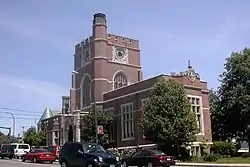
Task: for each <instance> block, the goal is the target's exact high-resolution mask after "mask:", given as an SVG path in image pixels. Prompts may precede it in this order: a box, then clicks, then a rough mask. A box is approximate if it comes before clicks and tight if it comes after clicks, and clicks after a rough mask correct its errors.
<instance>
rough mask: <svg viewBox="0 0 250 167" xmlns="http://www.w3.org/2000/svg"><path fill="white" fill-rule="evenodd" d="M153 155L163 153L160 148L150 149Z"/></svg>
mask: <svg viewBox="0 0 250 167" xmlns="http://www.w3.org/2000/svg"><path fill="white" fill-rule="evenodd" d="M150 151H151V152H152V153H153V154H154V155H165V153H164V152H162V151H161V150H150Z"/></svg>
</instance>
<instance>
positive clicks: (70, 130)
mask: <svg viewBox="0 0 250 167" xmlns="http://www.w3.org/2000/svg"><path fill="white" fill-rule="evenodd" d="M73 137H74V136H73V127H72V125H70V126H69V131H68V141H73Z"/></svg>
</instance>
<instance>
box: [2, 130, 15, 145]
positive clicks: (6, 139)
mask: <svg viewBox="0 0 250 167" xmlns="http://www.w3.org/2000/svg"><path fill="white" fill-rule="evenodd" d="M16 142H18V140H17V138H16V137H13V136H9V137H8V135H5V134H4V133H2V132H0V144H1V143H16Z"/></svg>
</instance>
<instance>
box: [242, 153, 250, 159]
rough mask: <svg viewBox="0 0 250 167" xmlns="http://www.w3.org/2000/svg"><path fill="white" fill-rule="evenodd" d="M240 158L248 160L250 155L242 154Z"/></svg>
mask: <svg viewBox="0 0 250 167" xmlns="http://www.w3.org/2000/svg"><path fill="white" fill-rule="evenodd" d="M241 157H242V158H249V157H250V153H249V152H246V153H243V154H242V155H241Z"/></svg>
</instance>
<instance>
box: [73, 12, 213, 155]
mask: <svg viewBox="0 0 250 167" xmlns="http://www.w3.org/2000/svg"><path fill="white" fill-rule="evenodd" d="M107 27H108V25H107V18H106V15H105V14H103V13H97V14H95V15H94V17H93V25H92V28H93V29H92V35H91V36H90V37H88V38H87V39H85V40H84V41H82V42H80V43H79V44H77V45H76V46H75V53H74V71H75V73H74V74H72V89H71V91H70V111H71V112H72V113H74V112H75V111H77V110H79V109H80V110H81V111H84V112H86V111H91V110H90V109H91V107H92V105H91V104H93V102H95V104H96V105H95V107H96V109H97V110H102V111H104V112H107V113H110V114H112V115H113V116H114V126H113V130H112V133H111V134H110V139H111V141H112V144H113V146H115V147H117V148H120V149H122V148H124V147H130V148H137V147H149V146H150V147H154V146H155V144H154V143H152V142H150V141H147V140H145V138H144V137H143V134H142V132H141V129H140V127H139V126H138V118H139V116H140V111H141V105H142V104H143V103H144V102H145V101H146V100H147V98H148V92H149V90H150V89H152V86H153V84H154V83H155V82H156V80H157V78H159V77H163V78H166V79H168V78H173V79H175V80H176V81H178V82H180V83H182V84H184V86H185V89H186V92H187V96H188V98H189V99H190V103H191V105H192V110H193V111H194V112H195V113H196V118H197V126H198V127H199V129H200V133H199V134H197V142H194V143H192V152H193V155H198V154H199V153H200V144H201V140H203V138H204V139H208V140H209V142H210V143H211V142H212V137H211V122H210V111H209V103H208V88H207V83H206V82H204V81H201V80H200V77H199V75H198V74H197V73H196V72H195V71H194V70H193V68H192V67H191V66H189V67H188V69H187V70H186V71H185V72H182V73H179V74H171V75H159V76H156V77H153V78H150V79H147V80H143V75H142V70H141V69H142V68H141V61H140V59H141V57H140V47H139V41H138V40H136V39H131V38H126V37H122V36H119V35H114V34H110V33H108V31H107Z"/></svg>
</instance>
